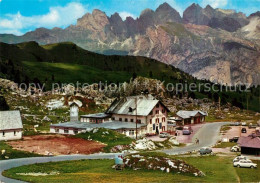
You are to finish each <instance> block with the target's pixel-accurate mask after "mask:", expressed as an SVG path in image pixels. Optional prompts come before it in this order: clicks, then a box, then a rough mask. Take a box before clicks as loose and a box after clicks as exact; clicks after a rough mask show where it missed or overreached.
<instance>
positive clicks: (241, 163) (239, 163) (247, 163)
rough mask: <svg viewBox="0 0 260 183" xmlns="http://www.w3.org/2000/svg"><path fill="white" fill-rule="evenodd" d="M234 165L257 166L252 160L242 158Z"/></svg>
mask: <svg viewBox="0 0 260 183" xmlns="http://www.w3.org/2000/svg"><path fill="white" fill-rule="evenodd" d="M233 165H234V166H236V167H238V168H240V167H244V168H257V164H255V163H253V162H252V161H251V160H240V161H237V162H234V163H233Z"/></svg>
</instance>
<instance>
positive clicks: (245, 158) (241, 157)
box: [233, 156, 247, 162]
mask: <svg viewBox="0 0 260 183" xmlns="http://www.w3.org/2000/svg"><path fill="white" fill-rule="evenodd" d="M240 160H247V157H245V156H237V157H235V159H233V162H237V161H240Z"/></svg>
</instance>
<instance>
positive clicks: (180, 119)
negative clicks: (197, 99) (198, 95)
mask: <svg viewBox="0 0 260 183" xmlns="http://www.w3.org/2000/svg"><path fill="white" fill-rule="evenodd" d="M206 116H207V113H205V112H202V111H183V110H181V111H178V112H177V114H176V121H177V123H178V125H180V124H181V125H189V124H198V123H202V122H204V121H205V117H206Z"/></svg>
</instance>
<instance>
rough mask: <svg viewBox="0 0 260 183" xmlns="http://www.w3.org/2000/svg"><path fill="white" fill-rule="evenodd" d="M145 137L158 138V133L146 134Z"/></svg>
mask: <svg viewBox="0 0 260 183" xmlns="http://www.w3.org/2000/svg"><path fill="white" fill-rule="evenodd" d="M145 136H146V137H152V136H156V133H146V134H145Z"/></svg>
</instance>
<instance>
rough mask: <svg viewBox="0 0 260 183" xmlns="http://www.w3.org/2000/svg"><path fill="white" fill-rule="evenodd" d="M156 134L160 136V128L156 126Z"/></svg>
mask: <svg viewBox="0 0 260 183" xmlns="http://www.w3.org/2000/svg"><path fill="white" fill-rule="evenodd" d="M156 133H157V134H159V127H158V126H156Z"/></svg>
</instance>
